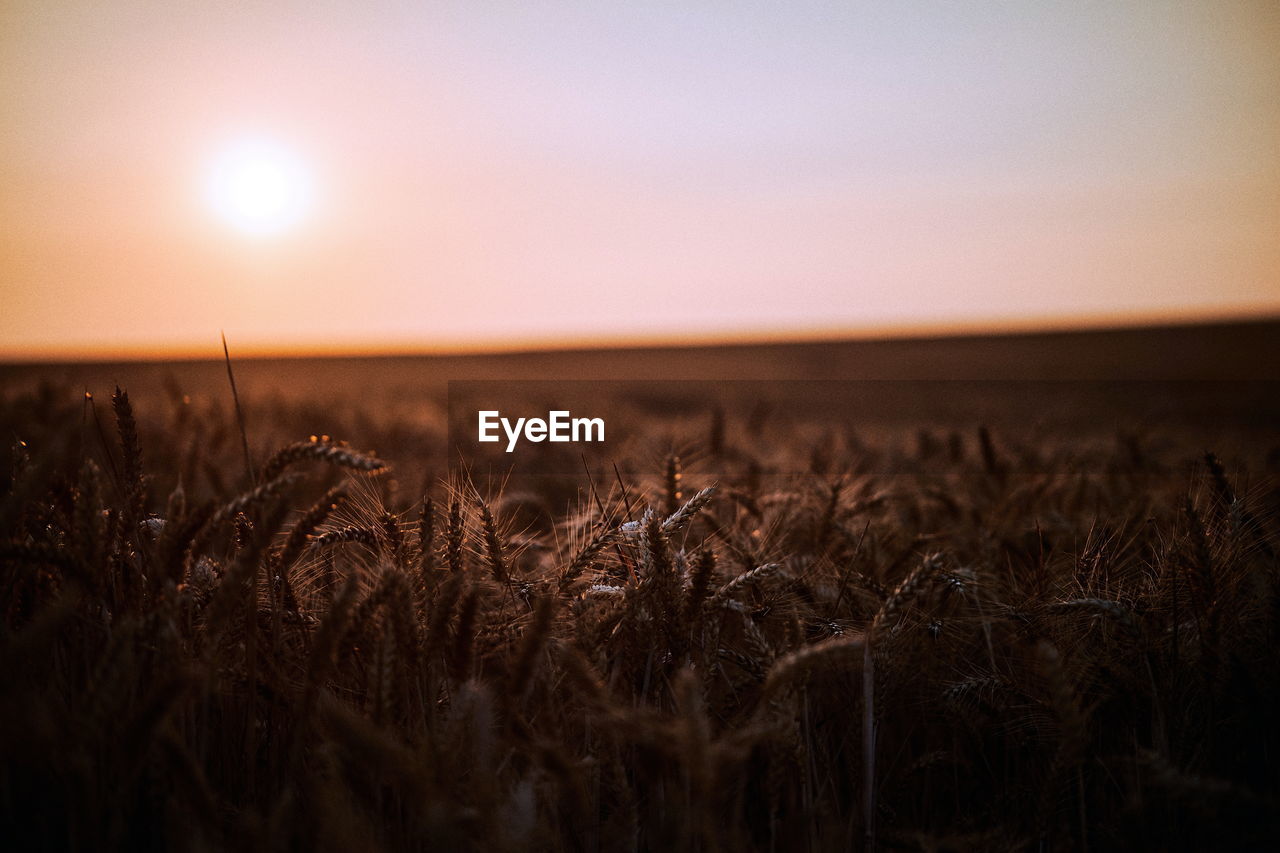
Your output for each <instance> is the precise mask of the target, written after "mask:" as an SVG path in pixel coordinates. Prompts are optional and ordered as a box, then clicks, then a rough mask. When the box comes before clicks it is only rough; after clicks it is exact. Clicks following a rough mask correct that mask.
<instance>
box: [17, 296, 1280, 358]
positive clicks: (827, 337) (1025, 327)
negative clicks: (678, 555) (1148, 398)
mask: <svg viewBox="0 0 1280 853" xmlns="http://www.w3.org/2000/svg"><path fill="white" fill-rule="evenodd" d="M1277 322H1280V307H1277V308H1273V309H1270V310H1253V311H1247V310H1226V311H1221V312H1194V313H1193V312H1179V311H1169V312H1159V313H1150V312H1148V313H1144V314H1140V315H1139V314H1132V315H1116V314H1107V315H1089V314H1085V315H1072V316H1068V317H1057V318H1043V317H1026V318H1014V319H1008V320H1001V321H995V322H991V321H958V322H920V323H905V322H904V323H881V324H875V325H866V326H817V327H811V328H807V329H777V328H763V329H746V330H737V331H716V332H707V333H701V334H698V333H692V334H683V335H681V334H674V335H673V334H662V333H656V334H645V333H635V334H618V335H596V336H592V335H581V336H576V337H557V336H550V335H544V336H539V335H530V336H525V337H521V338H516V339H507V340H505V341H503V340H487V341H485V342H483V343H478V344H477V343H473V342H471V341H467V340H462V339H457V340H451V341H444V342H440V341H438V342H437V343H435V344H426V343H423V342H422V341H420V340H409V339H405V340H401V341H391V342H387V341H386V340H385V339H384V340H383V341H382V342H380V343H372V342H362V341H360V340H358V339H352V340H348V341H344V342H343V343H341V344H339V345H337V346H333V347H322V346H315V345H310V344H296V345H285V346H272V345H259V344H253V343H249V344H240V345H238V346H237V345H234V344H233V346H232V350H233V356H234V357H235V358H238V359H253V360H263V361H267V360H273V359H308V358H414V357H422V358H450V357H455V358H456V357H485V356H512V355H523V354H529V355H534V354H540V353H556V352H583V351H592V350H631V349H699V348H707V347H735V346H745V347H750V346H785V345H788V344H820V343H831V344H837V343H892V342H896V341H903V342H906V341H927V340H944V339H948V338H958V339H977V338H984V337H1019V336H1035V335H1058V334H1077V333H1078V334H1087V333H1090V332H1108V331H1120V332H1123V331H1144V330H1152V331H1154V330H1159V329H1179V328H1193V327H1196V326H1231V325H1248V324H1265V323H1277ZM219 331H222V330H219ZM233 340H234V339H233ZM211 341H213V343H212V344H211V345H210V346H209V347H208V348H207V349H206V348H205V347H199V346H193V345H174V346H165V345H150V346H149V345H145V344H133V345H130V344H126V345H120V346H116V345H110V344H102V345H87V346H81V347H65V346H64V347H58V346H44V347H26V348H24V349H23V350H17V349H14V350H10V349H8V348H4V347H3V346H0V364H5V365H27V364H29V365H40V364H75V363H113V362H165V361H221V360H222V358H223V353H222V348H221V345H216V346H215V344H216V343H217V338H216V336H213V335H212V333H211Z"/></svg>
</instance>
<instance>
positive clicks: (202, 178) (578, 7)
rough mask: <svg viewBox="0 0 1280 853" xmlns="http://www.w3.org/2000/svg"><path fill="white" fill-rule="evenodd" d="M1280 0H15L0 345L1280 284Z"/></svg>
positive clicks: (1031, 304)
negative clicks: (192, 0) (234, 0)
mask: <svg viewBox="0 0 1280 853" xmlns="http://www.w3.org/2000/svg"><path fill="white" fill-rule="evenodd" d="M1277 45H1280V5H1277V4H1275V3H1273V2H1269V0H1217V2H1214V3H1198V2H1177V1H1176V0H1175V1H1174V2H1142V3H1136V2H1079V3H1072V4H1061V3H1050V2H1027V3H1017V4H1013V3H972V4H966V3H947V2H942V3H930V2H914V1H913V2H893V3H888V2H885V3H868V2H841V3H835V2H832V3H824V2H794V3H788V4H754V3H740V2H734V3H698V4H687V3H627V4H621V3H586V2H583V3H573V2H564V3H554V4H537V6H534V5H530V4H514V3H494V2H482V1H481V0H476V2H467V3H436V2H413V3H381V4H377V5H376V6H373V5H370V4H365V3H361V4H356V3H346V2H325V3H318V4H317V3H307V4H302V3H297V4H293V3H274V4H224V5H221V6H212V5H210V4H187V3H176V4H152V3H144V2H137V0H122V2H116V3H113V4H110V6H109V7H107V6H103V5H100V4H88V3H69V2H64V3H48V2H28V0H8V2H6V3H5V4H3V6H2V7H0V115H3V125H4V128H5V130H4V132H3V133H0V221H2V222H3V223H4V227H3V228H2V229H0V298H2V299H3V304H4V310H3V312H2V313H0V358H3V359H6V360H33V359H48V358H56V359H64V358H90V357H92V358H123V357H133V356H144V357H154V358H172V357H180V356H189V355H199V356H205V357H213V356H220V355H221V347H220V344H219V342H218V332H219V330H225V331H226V333H227V336H228V338H229V339H230V340H231V341H232V342H233V347H234V351H235V352H238V353H240V354H313V355H314V354H331V355H332V354H348V353H381V352H402V353H406V352H452V351H471V352H483V351H490V350H511V349H521V348H527V347H534V348H537V347H564V346H593V345H599V344H605V345H622V344H635V343H644V342H661V343H710V342H717V341H736V342H757V341H777V340H802V339H813V338H839V337H857V336H892V335H901V334H914V333H921V332H925V333H930V334H949V333H952V332H989V331H992V332H994V331H1007V330H1016V329H1024V330H1025V329H1036V330H1043V329H1072V328H1080V327H1096V326H1121V325H1132V324H1139V325H1140V324H1152V323H1169V322H1178V323H1184V322H1202V321H1212V320H1223V319H1255V320H1256V319H1268V318H1274V317H1276V316H1277V315H1280V237H1278V236H1277V235H1280V51H1277V50H1276V49H1275V48H1276V46H1277Z"/></svg>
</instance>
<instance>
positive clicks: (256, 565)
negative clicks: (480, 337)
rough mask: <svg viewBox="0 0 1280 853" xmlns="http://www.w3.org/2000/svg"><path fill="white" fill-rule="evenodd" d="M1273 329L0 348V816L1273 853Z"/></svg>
mask: <svg viewBox="0 0 1280 853" xmlns="http://www.w3.org/2000/svg"><path fill="white" fill-rule="evenodd" d="M1277 340H1280V324H1275V323H1258V324H1249V325H1235V326H1216V327H1208V326H1206V327H1193V328H1181V329H1161V330H1146V331H1118V332H1097V333H1088V334H1077V335H1066V334H1064V335H1041V336H1018V337H1006V338H973V339H950V340H928V341H924V340H919V341H898V342H848V343H821V344H795V345H777V346H760V347H715V348H700V349H683V350H681V349H661V350H631V351H617V350H600V351H592V352H560V353H530V354H522V355H502V356H489V357H478V356H472V357H456V358H444V357H432V358H426V357H424V358H380V359H307V360H296V361H285V360H282V361H255V360H243V361H241V360H236V361H235V365H234V368H235V376H236V382H237V386H238V389H239V394H240V398H241V399H240V404H241V409H242V416H243V418H242V420H241V418H239V417H238V416H237V414H236V406H235V402H234V400H233V398H232V396H231V393H230V390H229V385H228V381H227V375H226V367H225V365H224V364H223V363H222V362H221V361H218V360H211V361H208V362H186V363H172V364H117V365H103V364H95V365H10V366H7V367H4V368H2V369H0V394H2V396H0V400H2V401H3V403H2V405H0V430H3V434H4V436H5V438H6V440H7V441H8V442H10V443H11V444H12V445H13V448H12V453H11V454H6V456H5V458H4V459H3V461H0V487H3V488H2V492H0V495H2V496H0V591H2V592H0V596H2V598H0V605H2V606H3V614H2V615H3V629H2V633H0V683H2V684H3V685H4V688H5V689H4V690H3V691H2V692H0V750H2V755H3V761H0V832H2V833H3V836H2V837H4V838H6V839H12V840H14V843H16V844H17V847H18V848H19V849H67V848H73V849H129V850H136V849H152V848H155V849H206V850H207V849H215V850H221V849H227V850H241V849H248V848H261V849H282V848H292V849H332V850H355V849H386V850H420V849H427V848H431V849H450V850H452V849H470V850H484V851H489V850H526V849H552V850H574V851H578V850H583V851H595V850H699V851H711V850H725V851H728V850H793V849H795V850H850V849H879V850H922V851H925V850H928V851H941V850H973V851H997V850H1009V851H1014V850H1018V851H1021V850H1084V849H1089V850H1094V851H1096V850H1188V851H1191V850H1195V851H1200V850H1208V849H1222V850H1263V849H1274V846H1275V845H1276V844H1277V843H1280V820H1277V815H1278V814H1280V772H1277V764H1276V755H1277V754H1278V751H1280V728H1277V727H1276V725H1275V722H1274V719H1275V709H1276V708H1277V707H1280V657H1277V655H1276V653H1275V649H1276V647H1277V643H1280V563H1278V562H1277V552H1278V551H1280V536H1278V533H1280V531H1278V529H1277V520H1278V519H1280V430H1278V429H1277V427H1280V394H1278V393H1277V387H1278V385H1280V350H1278V348H1277V347H1276V346H1275V341H1277ZM233 357H234V351H233ZM450 380H490V381H492V380H504V381H505V384H503V385H501V386H494V387H496V388H497V391H494V392H493V393H496V394H499V395H500V399H501V400H502V404H503V405H504V406H505V405H507V401H509V404H510V405H511V406H512V407H519V406H530V407H535V408H536V406H540V405H543V404H544V403H545V402H546V401H547V398H548V397H549V396H550V397H554V396H555V395H556V393H557V389H559V390H560V392H561V393H563V394H564V395H566V396H567V395H569V394H570V389H571V388H572V389H575V390H574V391H573V393H574V394H580V395H582V396H581V398H580V399H582V400H584V401H585V402H584V403H583V404H582V405H583V406H586V407H591V406H595V407H597V408H598V410H599V411H600V412H603V413H606V414H607V419H608V421H609V423H610V424H611V425H612V426H611V427H610V442H609V444H608V446H607V447H605V448H603V449H600V450H592V449H590V448H587V449H579V448H575V447H555V448H553V447H551V446H550V445H544V446H538V447H535V448H532V449H531V450H530V452H528V453H522V454H520V455H519V457H518V458H517V457H516V456H514V455H513V456H512V457H511V458H510V460H508V459H507V457H504V456H501V455H497V456H495V457H492V458H490V457H483V458H482V457H481V456H479V455H474V456H473V455H468V454H465V453H464V454H461V458H459V456H460V454H459V442H458V440H457V439H458V437H459V435H461V433H459V431H458V430H460V429H462V430H464V431H465V430H468V429H470V426H469V424H470V423H471V422H470V420H469V418H470V417H471V408H473V406H471V403H470V402H468V403H467V404H466V405H463V404H462V403H460V402H458V400H457V399H455V401H454V403H455V409H459V410H460V411H454V412H450V411H449V410H447V408H446V382H448V381H450ZM529 380H541V381H540V382H528V381H529ZM548 380H550V382H548ZM571 380H599V381H597V382H588V383H583V382H575V383H570V381H571ZM618 380H642V381H641V382H638V383H629V384H625V383H620V382H619V381H618ZM707 380H713V381H707ZM730 380H733V381H730ZM565 383H569V384H565ZM117 384H118V385H120V386H121V387H123V388H125V389H126V390H127V396H126V395H124V394H121V395H115V396H114V397H113V391H114V389H115V387H116V386H117ZM85 390H89V391H90V392H91V393H92V395H93V399H92V400H87V399H86V398H85V394H84V392H85ZM457 390H458V389H457V386H455V391H457ZM451 416H452V417H453V418H454V419H457V418H458V417H461V418H462V419H463V421H464V423H463V426H462V427H459V426H457V425H456V424H453V425H452V426H453V430H454V431H453V432H452V433H451V432H450V427H451ZM242 424H243V427H244V430H243V432H242V431H241V426H242ZM310 436H315V438H314V439H311V438H309V437H310ZM329 436H332V437H333V438H332V439H330V438H329ZM451 439H452V441H451ZM342 441H346V442H348V443H346V444H343V443H341V442H342ZM246 456H248V457H249V459H248V460H246ZM508 461H509V462H510V464H511V465H514V466H516V470H515V473H514V474H512V473H510V472H509V471H506V470H504V468H503V467H502V466H503V465H504V464H507V463H508Z"/></svg>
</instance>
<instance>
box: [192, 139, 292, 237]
mask: <svg viewBox="0 0 1280 853" xmlns="http://www.w3.org/2000/svg"><path fill="white" fill-rule="evenodd" d="M206 195H207V199H208V202H209V205H210V206H211V207H212V209H213V211H214V213H216V214H217V215H218V216H219V217H220V218H221V219H223V220H224V221H225V222H226V223H227V224H228V225H231V226H232V227H234V228H236V229H237V230H239V231H241V232H243V233H245V234H248V235H250V236H254V237H271V236H276V235H279V234H283V233H284V232H286V231H289V230H291V229H292V228H295V227H296V226H298V225H299V224H300V223H301V222H302V221H303V220H304V219H305V218H306V217H307V215H308V214H309V213H310V212H311V207H312V204H313V201H314V195H315V192H314V185H313V181H312V176H311V170H310V169H309V168H308V167H307V163H306V162H305V161H304V160H303V159H302V157H300V156H299V155H298V154H297V153H296V152H295V151H293V150H291V149H290V148H289V147H288V146H285V145H282V144H280V143H278V142H276V141H274V140H270V139H265V138H260V137H254V138H244V139H239V140H236V141H234V142H232V143H230V144H229V145H227V146H226V147H225V148H223V149H222V150H221V151H220V152H219V153H218V155H217V156H216V157H215V158H214V159H213V162H212V163H211V165H210V169H209V173H208V183H207V187H206Z"/></svg>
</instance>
